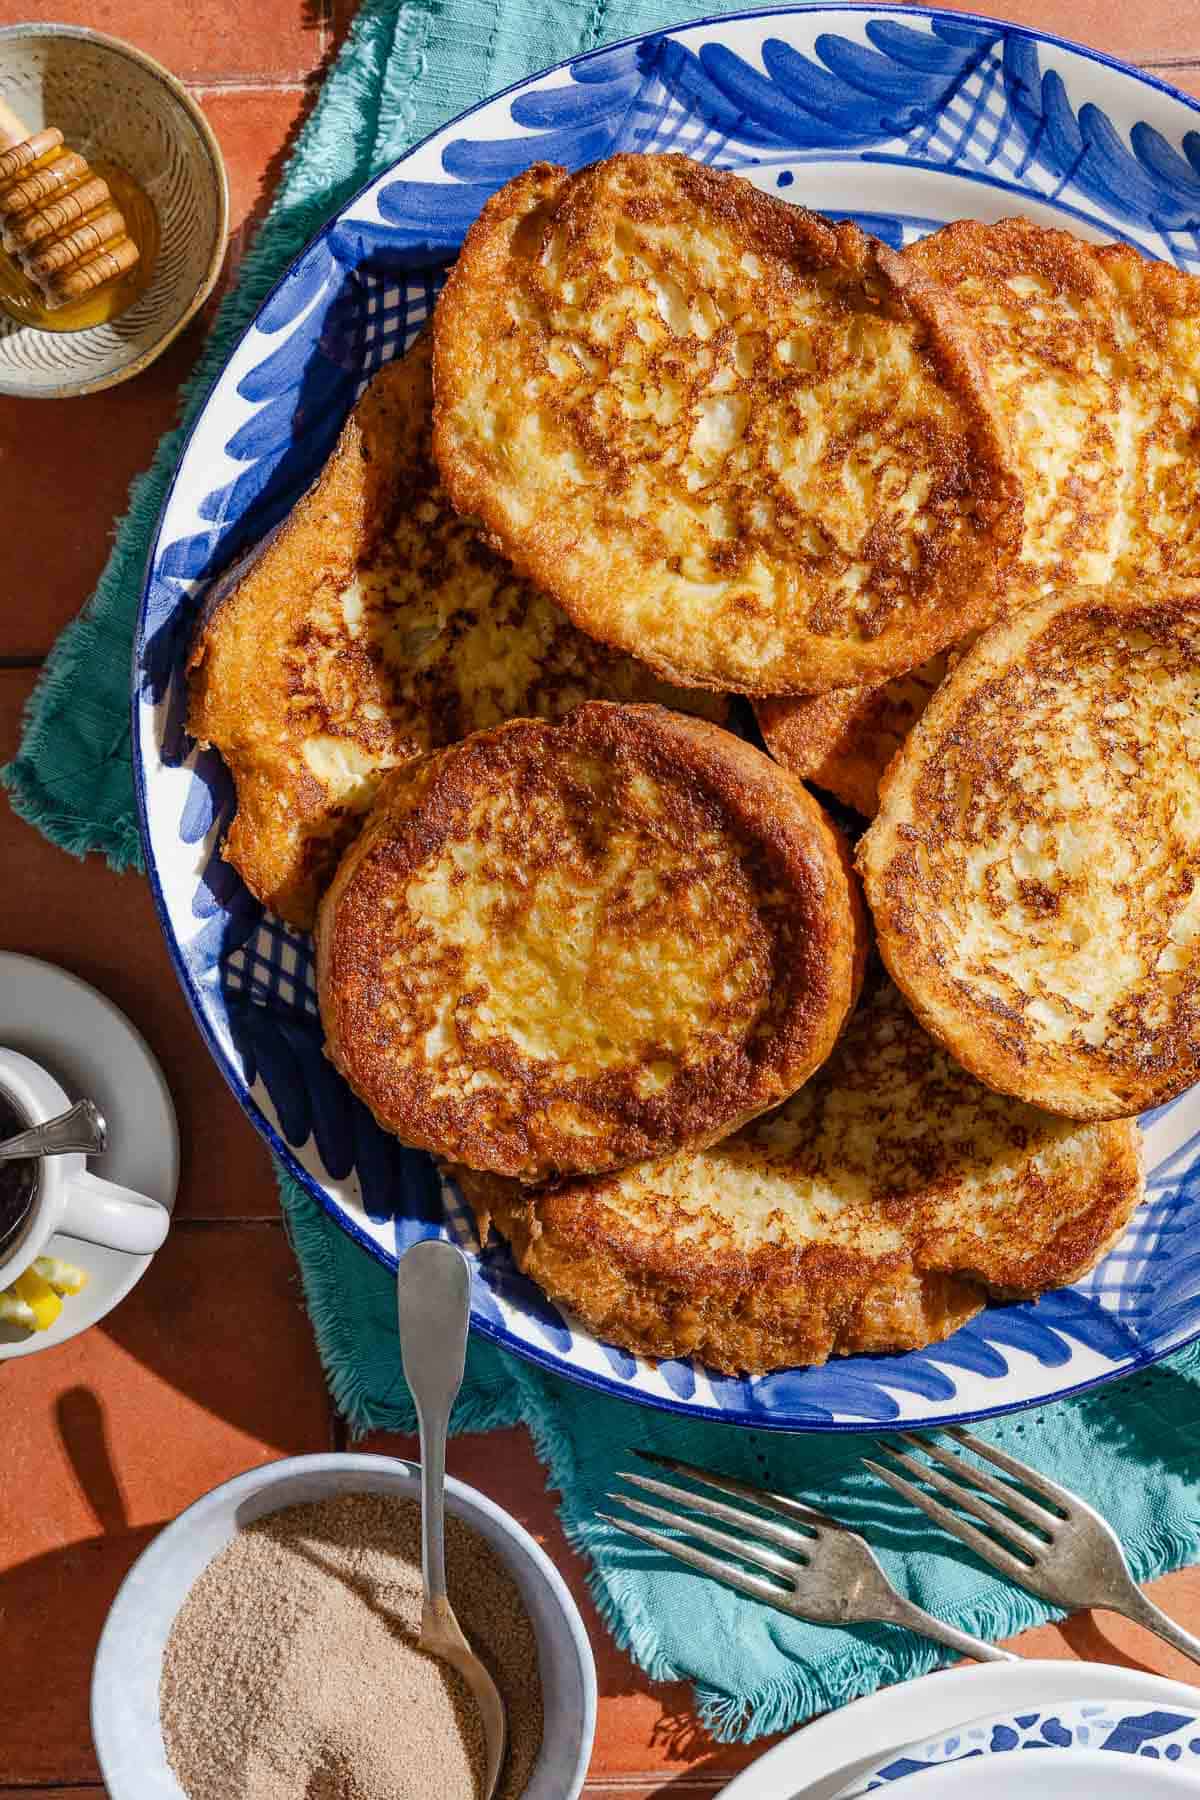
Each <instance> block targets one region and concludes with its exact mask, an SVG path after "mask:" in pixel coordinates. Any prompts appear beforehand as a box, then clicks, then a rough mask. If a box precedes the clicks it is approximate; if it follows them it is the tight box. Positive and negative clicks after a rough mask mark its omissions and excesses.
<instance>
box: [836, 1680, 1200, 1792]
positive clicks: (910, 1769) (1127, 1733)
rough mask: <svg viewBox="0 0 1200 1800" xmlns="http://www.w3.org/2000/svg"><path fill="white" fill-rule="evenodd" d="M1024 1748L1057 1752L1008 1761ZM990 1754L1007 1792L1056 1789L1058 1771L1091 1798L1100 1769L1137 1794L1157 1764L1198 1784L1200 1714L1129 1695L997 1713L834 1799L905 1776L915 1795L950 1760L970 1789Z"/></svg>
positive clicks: (908, 1752) (904, 1753)
mask: <svg viewBox="0 0 1200 1800" xmlns="http://www.w3.org/2000/svg"><path fill="white" fill-rule="evenodd" d="M1020 1751H1030V1752H1034V1753H1036V1754H1037V1755H1038V1756H1039V1758H1041V1757H1047V1756H1052V1757H1054V1758H1055V1762H1054V1763H1053V1764H1052V1765H1046V1764H1043V1763H1042V1762H1041V1761H1040V1760H1039V1761H1038V1762H1036V1763H1032V1762H1029V1761H1027V1760H1026V1759H1025V1758H1024V1757H1022V1758H1021V1760H1020V1762H1019V1763H1018V1764H1010V1763H1006V1762H1004V1760H1003V1759H1004V1758H1005V1757H1007V1756H1009V1755H1010V1753H1012V1752H1020ZM1134 1759H1136V1761H1135V1760H1134ZM985 1760H986V1761H987V1762H988V1764H989V1773H990V1772H991V1768H990V1765H995V1772H996V1774H997V1776H999V1777H1000V1778H1001V1779H1002V1780H1004V1781H1005V1782H1006V1783H1007V1784H1009V1787H1010V1791H1015V1790H1017V1789H1018V1788H1021V1787H1023V1788H1024V1789H1025V1791H1027V1792H1029V1793H1033V1794H1038V1795H1042V1794H1045V1795H1047V1796H1049V1795H1050V1794H1051V1793H1054V1794H1057V1793H1058V1792H1059V1789H1058V1787H1057V1786H1056V1785H1055V1782H1056V1779H1057V1778H1058V1777H1060V1776H1061V1777H1064V1778H1067V1777H1069V1779H1071V1780H1072V1781H1074V1782H1077V1783H1079V1791H1080V1792H1081V1793H1084V1794H1087V1795H1089V1800H1090V1796H1093V1795H1095V1794H1096V1793H1097V1791H1098V1788H1097V1784H1096V1776H1097V1774H1098V1775H1099V1776H1101V1777H1102V1778H1103V1777H1110V1778H1111V1779H1113V1780H1115V1781H1116V1783H1117V1784H1118V1791H1120V1792H1123V1793H1125V1794H1128V1795H1130V1796H1133V1795H1135V1794H1137V1793H1138V1792H1140V1791H1141V1790H1140V1788H1139V1777H1140V1776H1141V1775H1142V1774H1145V1773H1147V1772H1148V1771H1149V1770H1150V1769H1151V1768H1155V1767H1158V1768H1161V1769H1162V1771H1163V1772H1168V1771H1170V1772H1172V1773H1174V1774H1175V1775H1177V1776H1178V1777H1179V1779H1180V1781H1181V1782H1182V1783H1184V1784H1185V1785H1186V1784H1189V1783H1190V1784H1191V1785H1193V1786H1195V1787H1197V1788H1200V1718H1198V1717H1197V1715H1196V1714H1195V1713H1194V1712H1188V1711H1185V1710H1183V1709H1181V1708H1178V1707H1173V1706H1132V1705H1131V1704H1130V1702H1129V1701H1128V1700H1078V1701H1073V1702H1071V1703H1069V1704H1068V1705H1066V1706H1062V1705H1056V1706H1051V1707H1047V1708H1046V1709H1045V1710H1044V1711H1041V1710H1035V1709H1033V1708H1028V1709H1022V1710H1020V1711H1017V1712H1005V1713H997V1714H995V1715H993V1716H992V1717H990V1718H986V1719H974V1720H972V1721H971V1722H970V1723H969V1724H966V1725H958V1726H956V1727H955V1728H954V1730H952V1731H946V1732H939V1733H938V1735H937V1736H936V1737H933V1738H929V1739H927V1740H926V1741H925V1742H923V1743H916V1744H910V1745H909V1746H908V1747H907V1748H906V1749H904V1750H901V1751H899V1752H896V1751H893V1752H892V1754H891V1755H890V1756H888V1758H887V1760H886V1761H884V1762H881V1763H879V1764H878V1766H877V1767H876V1768H874V1769H872V1770H871V1771H870V1773H869V1774H866V1775H860V1776H858V1777H857V1778H856V1779H855V1780H854V1781H853V1782H851V1784H850V1786H849V1787H847V1788H844V1789H843V1790H842V1792H841V1793H840V1794H839V1795H838V1797H837V1800H861V1797H862V1796H863V1795H866V1794H873V1793H878V1792H880V1791H882V1790H884V1789H890V1788H892V1787H893V1786H894V1785H895V1784H896V1783H897V1782H905V1781H910V1782H913V1783H914V1788H913V1793H914V1800H916V1796H917V1795H919V1794H924V1793H925V1792H926V1788H927V1787H928V1786H930V1785H931V1784H929V1783H927V1782H925V1781H924V1780H923V1778H924V1777H925V1776H927V1775H928V1774H929V1773H930V1772H932V1771H933V1770H937V1769H946V1768H947V1767H948V1766H951V1765H952V1766H953V1767H954V1768H955V1770H956V1772H957V1773H958V1775H959V1776H960V1777H961V1780H962V1785H963V1791H964V1793H970V1792H971V1791H972V1789H973V1788H974V1787H976V1786H977V1784H978V1781H979V1778H980V1775H981V1773H982V1769H981V1767H980V1765H981V1763H982V1762H983V1761H985ZM1101 1785H1102V1783H1101ZM905 1792H906V1793H907V1792H908V1789H907V1788H906V1789H905Z"/></svg>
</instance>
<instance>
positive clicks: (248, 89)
mask: <svg viewBox="0 0 1200 1800" xmlns="http://www.w3.org/2000/svg"><path fill="white" fill-rule="evenodd" d="M320 79H321V71H320V69H313V70H312V71H311V72H310V73H309V74H307V75H304V76H300V77H297V78H295V79H289V80H286V81H285V80H282V79H281V80H278V81H269V80H267V79H266V78H265V77H264V79H263V80H261V81H247V80H245V78H244V77H242V76H240V75H230V76H229V77H228V79H227V80H224V81H222V80H220V79H217V80H209V81H189V82H188V84H187V85H188V91H189V93H192V94H198V95H199V96H200V97H201V98H203V97H204V95H205V94H304V93H307V92H308V89H309V88H310V87H311V86H312V84H313V82H314V81H319V80H320Z"/></svg>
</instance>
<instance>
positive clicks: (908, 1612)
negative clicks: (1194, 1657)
mask: <svg viewBox="0 0 1200 1800" xmlns="http://www.w3.org/2000/svg"><path fill="white" fill-rule="evenodd" d="M879 1616H880V1618H881V1620H882V1621H883V1622H884V1623H885V1624H887V1625H903V1626H905V1627H906V1628H907V1629H908V1630H909V1631H915V1632H916V1633H917V1634H918V1636H920V1637H927V1638H932V1639H933V1641H934V1643H935V1644H944V1645H945V1646H946V1648H947V1650H957V1652H958V1654H959V1655H960V1656H973V1657H974V1658H975V1660H976V1662H1019V1661H1020V1660H1021V1659H1020V1657H1019V1656H1017V1655H1015V1654H1014V1652H1013V1651H1011V1650H1001V1648H1000V1646H999V1645H998V1644H989V1643H987V1642H985V1640H984V1639H983V1638H977V1637H972V1636H971V1633H970V1632H969V1631H959V1630H958V1629H957V1627H956V1626H954V1625H945V1624H943V1622H942V1621H941V1619H935V1618H934V1616H933V1614H932V1613H927V1612H926V1611H925V1609H924V1608H923V1607H920V1606H914V1604H913V1602H912V1601H911V1600H906V1599H905V1598H904V1596H903V1595H902V1594H897V1595H896V1597H895V1599H894V1600H893V1602H892V1604H891V1606H890V1607H889V1609H888V1611H887V1612H886V1613H881V1614H880V1615H879ZM1193 1654H1194V1653H1193Z"/></svg>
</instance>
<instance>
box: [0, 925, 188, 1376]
mask: <svg viewBox="0 0 1200 1800" xmlns="http://www.w3.org/2000/svg"><path fill="white" fill-rule="evenodd" d="M0 1044H5V1045H7V1046H8V1047H9V1048H10V1049H12V1050H20V1051H22V1052H23V1053H24V1054H25V1055H26V1056H32V1057H33V1058H34V1060H35V1061H36V1062H40V1063H41V1064H42V1066H43V1067H44V1068H46V1069H48V1070H49V1071H50V1073H51V1074H52V1075H53V1076H55V1077H56V1078H57V1080H58V1081H59V1082H61V1084H62V1086H63V1087H64V1088H65V1089H66V1091H67V1093H68V1094H69V1095H70V1097H71V1099H72V1100H78V1099H82V1098H83V1097H84V1096H86V1097H88V1098H89V1099H92V1100H94V1101H95V1102H96V1104H97V1106H98V1107H99V1108H100V1110H101V1112H102V1113H103V1114H104V1116H105V1118H106V1119H107V1121H108V1130H109V1137H110V1139H111V1143H112V1148H111V1149H110V1150H107V1151H105V1153H104V1155H103V1156H93V1157H91V1158H89V1161H88V1167H89V1168H91V1169H94V1170H95V1172H96V1174H97V1175H106V1176H108V1178H109V1180H110V1181H118V1182H120V1183H121V1184H122V1186H124V1187H131V1188H135V1189H136V1190H137V1192H138V1193H140V1194H148V1195H149V1196H150V1198H151V1199H153V1200H160V1201H161V1202H162V1204H163V1205H164V1206H165V1207H166V1208H167V1210H168V1211H171V1210H172V1209H173V1207H174V1205H175V1195H176V1192H177V1190H178V1187H179V1128H178V1126H177V1125H176V1122H175V1107H174V1105H173V1103H172V1100H171V1094H170V1090H169V1089H168V1087H167V1082H166V1077H165V1076H164V1075H163V1072H162V1070H161V1068H160V1067H159V1065H158V1062H157V1061H156V1059H155V1057H154V1055H153V1052H152V1051H151V1049H150V1046H149V1045H148V1044H147V1042H146V1040H145V1038H144V1037H143V1036H142V1034H141V1032H140V1031H137V1030H135V1029H134V1027H133V1026H132V1025H131V1024H130V1022H129V1020H128V1019H127V1018H126V1017H125V1014H124V1013H123V1012H121V1010H120V1009H119V1008H118V1007H116V1006H114V1005H113V1003H112V1001H111V1000H107V999H105V997H104V995H103V994H99V993H97V991H96V989H95V988H94V987H89V986H88V984H87V982H86V981H80V979H79V977H78V976H77V975H69V974H68V973H67V971H66V970H65V969H58V968H55V966H54V964H53V963H46V962H39V961H38V960H37V958H36V957H32V956H13V955H10V954H7V953H5V952H2V951H0ZM47 1254H49V1255H51V1256H63V1257H66V1259H67V1260H68V1261H69V1262H73V1263H78V1265H79V1267H80V1268H82V1269H86V1270H87V1273H88V1284H87V1286H86V1287H85V1288H84V1290H83V1292H82V1293H81V1294H77V1295H75V1296H73V1297H72V1298H70V1299H68V1300H65V1301H64V1302H63V1309H62V1312H61V1313H60V1314H59V1316H58V1318H57V1319H56V1320H55V1322H54V1324H53V1325H52V1326H51V1327H50V1329H49V1330H48V1331H37V1332H25V1331H20V1330H18V1329H17V1328H15V1327H13V1326H3V1325H0V1362H3V1361H6V1360H7V1359H8V1358H9V1357H13V1356H31V1355H32V1354H33V1353H34V1352H35V1351H38V1350H49V1349H52V1348H53V1346H54V1345H55V1344H65V1343H66V1342H67V1340H68V1339H69V1338H73V1337H76V1336H77V1335H78V1334H79V1332H81V1331H86V1330H87V1328H88V1327H89V1325H95V1324H96V1323H97V1322H98V1321H99V1320H100V1319H102V1318H103V1317H104V1316H105V1314H106V1313H110V1312H111V1311H112V1309H113V1307H114V1306H116V1305H117V1303H118V1302H119V1301H121V1300H123V1299H124V1298H125V1296H126V1294H127V1293H128V1292H129V1290H130V1289H131V1288H132V1287H134V1286H136V1284H137V1283H138V1282H139V1281H140V1280H141V1278H142V1276H143V1275H144V1274H145V1272H146V1270H147V1269H148V1268H149V1267H150V1263H151V1261H152V1258H150V1257H149V1256H127V1255H126V1254H125V1252H124V1251H122V1250H106V1249H104V1248H103V1247H102V1246H100V1245H99V1244H85V1243H82V1242H81V1241H80V1240H79V1239H78V1238H72V1237H64V1236H58V1237H53V1238H51V1239H50V1242H49V1244H48V1246H47Z"/></svg>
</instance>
